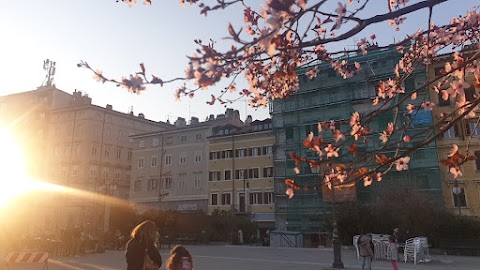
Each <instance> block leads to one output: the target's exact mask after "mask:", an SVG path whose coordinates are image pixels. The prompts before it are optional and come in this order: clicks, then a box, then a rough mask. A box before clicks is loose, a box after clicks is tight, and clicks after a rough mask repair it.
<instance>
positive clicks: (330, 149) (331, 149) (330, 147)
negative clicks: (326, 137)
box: [325, 144, 338, 158]
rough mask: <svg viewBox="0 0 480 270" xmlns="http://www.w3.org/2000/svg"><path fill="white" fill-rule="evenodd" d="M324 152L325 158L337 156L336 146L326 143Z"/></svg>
mask: <svg viewBox="0 0 480 270" xmlns="http://www.w3.org/2000/svg"><path fill="white" fill-rule="evenodd" d="M325 153H327V158H331V157H338V148H337V147H334V146H333V145H331V144H328V146H327V147H325Z"/></svg>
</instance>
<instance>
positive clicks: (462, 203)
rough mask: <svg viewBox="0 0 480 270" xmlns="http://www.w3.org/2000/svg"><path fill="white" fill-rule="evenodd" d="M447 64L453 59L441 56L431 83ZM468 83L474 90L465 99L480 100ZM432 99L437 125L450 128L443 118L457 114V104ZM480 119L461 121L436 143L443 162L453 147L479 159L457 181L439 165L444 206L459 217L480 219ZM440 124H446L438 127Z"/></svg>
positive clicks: (433, 67) (431, 68)
mask: <svg viewBox="0 0 480 270" xmlns="http://www.w3.org/2000/svg"><path fill="white" fill-rule="evenodd" d="M445 61H452V55H451V54H448V55H443V56H440V57H438V58H436V59H435V60H434V61H433V62H432V64H431V65H429V69H428V71H427V72H428V77H429V79H432V78H435V77H436V76H438V75H441V74H442V72H444V69H445ZM466 81H467V82H468V83H469V84H470V85H471V86H470V87H469V88H467V89H465V96H466V99H467V100H470V101H472V100H474V99H476V98H478V90H479V89H478V88H475V87H474V83H473V78H469V77H467V78H466ZM448 86H449V84H447V85H446V86H445V87H444V88H443V89H440V90H445V89H447V88H448ZM430 96H431V97H430V98H431V101H432V102H433V103H435V106H434V107H433V110H432V113H433V118H434V121H435V124H438V125H445V124H447V123H448V122H445V121H443V120H442V118H441V117H440V114H442V113H447V114H448V113H450V112H453V111H454V110H455V104H454V102H453V101H451V100H443V99H442V98H441V95H439V94H438V93H436V92H435V91H434V90H433V89H431V90H430ZM479 116H480V112H479V111H478V110H476V111H475V117H472V118H465V119H462V120H460V122H458V123H457V124H455V125H454V126H453V127H451V128H450V129H448V130H446V131H445V132H444V133H443V136H441V137H440V138H439V139H438V140H437V147H438V153H439V156H440V159H447V155H448V154H449V152H450V151H451V149H452V146H453V145H454V144H456V145H457V146H458V147H459V151H460V153H465V150H466V148H467V146H469V155H475V156H476V157H477V159H476V160H473V161H468V162H467V163H465V164H464V165H463V166H462V168H461V169H462V173H463V175H462V176H459V177H458V178H457V179H456V181H455V179H454V177H453V175H452V174H451V173H450V172H449V168H448V167H447V166H445V165H440V170H441V174H442V180H443V181H442V188H443V195H444V200H445V206H446V208H447V209H449V210H450V211H451V212H453V213H455V214H457V215H469V216H480V125H476V122H477V121H478V117H479ZM440 121H443V122H442V123H439V122H440ZM456 185H457V186H458V187H459V188H460V189H459V191H460V193H459V194H454V193H453V190H454V187H455V186H456Z"/></svg>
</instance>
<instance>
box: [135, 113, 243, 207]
mask: <svg viewBox="0 0 480 270" xmlns="http://www.w3.org/2000/svg"><path fill="white" fill-rule="evenodd" d="M226 123H231V124H232V125H235V126H242V125H243V122H242V121H241V120H240V115H239V112H238V111H234V110H232V109H227V111H226V113H225V114H221V115H217V116H216V117H214V116H213V115H211V116H210V117H209V118H208V119H207V120H206V121H204V122H199V120H198V118H196V117H192V118H191V119H190V121H189V123H187V122H186V120H185V119H183V118H178V119H177V120H176V121H175V123H174V126H173V127H172V128H171V129H168V130H164V131H161V132H151V133H145V134H138V135H135V136H132V137H131V138H132V139H133V142H134V146H135V147H134V151H133V165H132V166H133V167H132V172H133V173H132V179H131V185H130V202H131V203H132V204H133V205H134V207H135V208H136V209H138V210H139V211H140V212H141V211H145V210H147V209H159V210H175V211H198V210H202V211H204V212H207V211H208V204H207V202H208V193H207V180H208V152H209V144H208V139H207V138H208V137H209V136H211V135H212V129H213V128H215V127H216V126H219V125H224V124H226Z"/></svg>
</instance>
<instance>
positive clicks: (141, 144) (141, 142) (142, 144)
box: [138, 140, 145, 148]
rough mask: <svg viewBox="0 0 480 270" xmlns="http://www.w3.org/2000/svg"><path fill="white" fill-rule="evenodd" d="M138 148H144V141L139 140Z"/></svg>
mask: <svg viewBox="0 0 480 270" xmlns="http://www.w3.org/2000/svg"><path fill="white" fill-rule="evenodd" d="M138 146H139V147H140V148H143V147H145V141H144V140H140V142H139V144H138Z"/></svg>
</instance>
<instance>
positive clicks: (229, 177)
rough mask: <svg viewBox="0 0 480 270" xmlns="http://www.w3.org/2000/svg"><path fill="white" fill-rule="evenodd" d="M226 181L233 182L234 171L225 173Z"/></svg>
mask: <svg viewBox="0 0 480 270" xmlns="http://www.w3.org/2000/svg"><path fill="white" fill-rule="evenodd" d="M224 179H225V180H232V171H231V170H226V171H225V178H224Z"/></svg>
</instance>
